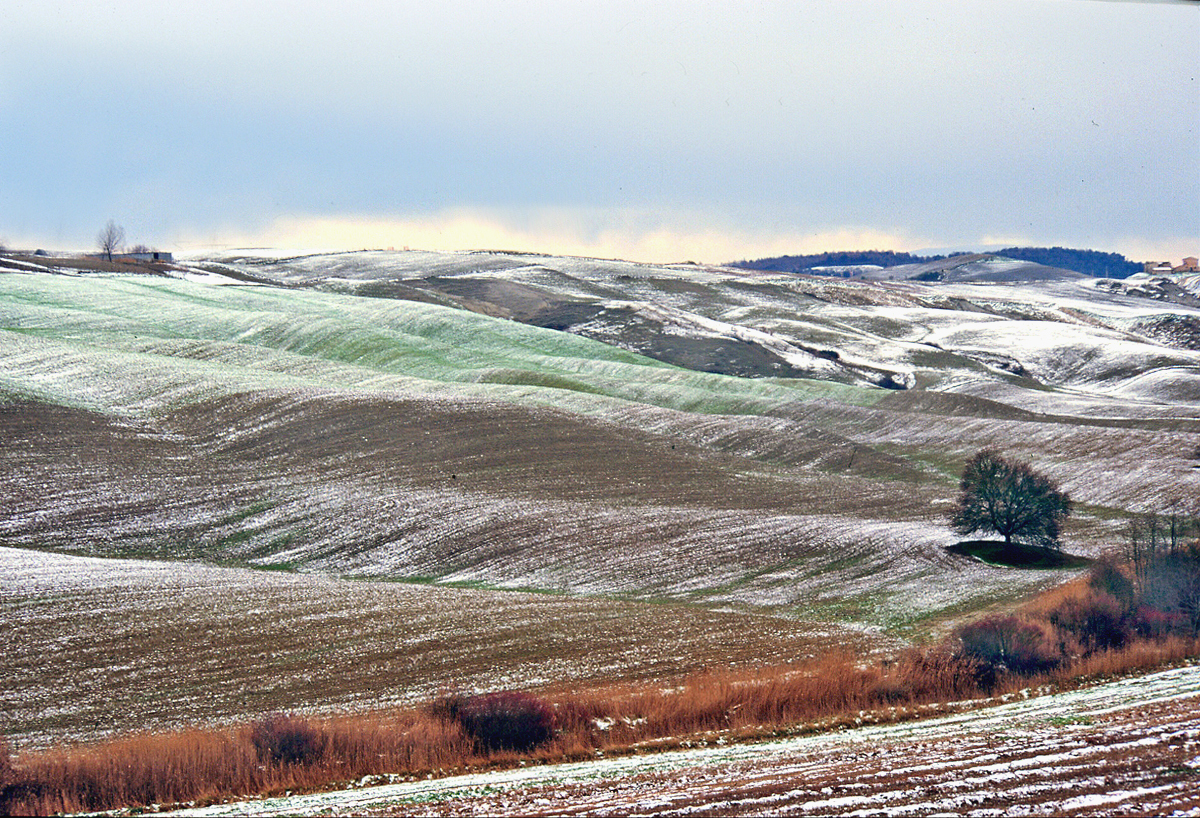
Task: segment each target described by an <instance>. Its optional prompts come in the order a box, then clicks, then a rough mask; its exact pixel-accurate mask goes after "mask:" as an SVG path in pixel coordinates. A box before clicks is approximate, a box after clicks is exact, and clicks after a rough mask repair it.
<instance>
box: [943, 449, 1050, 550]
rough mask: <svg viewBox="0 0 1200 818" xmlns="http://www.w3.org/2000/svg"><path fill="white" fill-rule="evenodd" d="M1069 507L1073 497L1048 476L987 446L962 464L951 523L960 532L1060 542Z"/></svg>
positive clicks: (1035, 542)
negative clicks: (1062, 524)
mask: <svg viewBox="0 0 1200 818" xmlns="http://www.w3.org/2000/svg"><path fill="white" fill-rule="evenodd" d="M1070 513H1071V500H1070V498H1069V497H1067V495H1066V494H1064V493H1063V492H1062V491H1060V490H1059V488H1058V484H1057V483H1055V482H1054V481H1053V480H1051V479H1050V478H1049V477H1046V476H1045V475H1042V474H1038V473H1037V472H1035V471H1034V470H1033V469H1032V468H1031V467H1030V466H1029V464H1028V463H1020V462H1016V461H1012V460H1008V459H1006V458H1004V457H1002V456H1001V455H1000V454H999V452H997V451H995V450H994V449H983V450H982V451H980V452H978V453H976V454H975V456H974V457H972V458H971V459H970V460H968V461H967V465H966V468H965V469H963V474H962V481H961V482H960V483H959V495H958V502H957V503H956V505H955V509H954V516H953V517H952V519H951V525H952V526H953V527H954V530H955V531H957V532H958V533H959V534H971V533H974V532H976V531H986V532H994V533H996V534H999V535H1001V536H1002V537H1004V542H1005V543H1006V544H1011V543H1012V542H1013V541H1014V540H1015V541H1017V542H1022V543H1029V544H1031V545H1039V546H1041V547H1043V548H1058V547H1059V541H1058V534H1059V530H1058V529H1059V522H1060V521H1061V520H1062V519H1063V518H1064V517H1066V516H1067V515H1068V514H1070Z"/></svg>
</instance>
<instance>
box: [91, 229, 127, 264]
mask: <svg viewBox="0 0 1200 818" xmlns="http://www.w3.org/2000/svg"><path fill="white" fill-rule="evenodd" d="M123 241H125V228H123V227H121V226H120V225H118V224H117V223H116V222H114V221H113V220H112V219H109V220H108V224H106V225H104V229H103V230H101V231H100V233H99V234H98V235H97V236H96V244H98V245H99V246H100V252H101V253H104V255H105V257H106V258H107V259H108V260H109V261H112V257H113V253H115V252H116V251H117V250H120V249H121V242H123Z"/></svg>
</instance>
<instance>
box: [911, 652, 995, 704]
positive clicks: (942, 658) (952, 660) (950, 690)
mask: <svg viewBox="0 0 1200 818" xmlns="http://www.w3.org/2000/svg"><path fill="white" fill-rule="evenodd" d="M978 665H979V660H978V659H976V658H974V657H972V656H967V655H963V654H955V653H953V652H952V651H950V650H948V649H946V648H945V647H935V648H930V649H927V650H917V649H910V650H907V651H905V652H904V653H903V654H901V656H900V658H899V660H898V661H897V662H896V664H895V666H894V667H893V669H892V674H891V676H890V677H889V678H890V679H892V680H893V681H892V684H893V685H894V686H895V687H897V688H898V689H899V690H902V691H905V692H906V693H907V695H908V697H911V698H913V699H917V700H928V699H940V700H949V699H956V698H961V697H964V696H971V695H973V694H974V693H975V692H976V690H977V689H978V678H979V667H978Z"/></svg>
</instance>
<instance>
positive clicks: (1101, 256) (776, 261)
mask: <svg viewBox="0 0 1200 818" xmlns="http://www.w3.org/2000/svg"><path fill="white" fill-rule="evenodd" d="M990 255H996V256H1004V257H1005V258H1011V259H1016V260H1018V261H1029V262H1033V263H1035V264H1044V265H1045V266H1047V267H1058V268H1061V269H1063V270H1073V271H1075V272H1077V273H1083V274H1084V275H1090V276H1096V277H1098V278H1126V277H1128V276H1131V275H1133V274H1134V273H1139V272H1141V270H1142V265H1141V264H1139V263H1137V262H1134V261H1130V260H1129V259H1127V258H1125V256H1123V255H1121V254H1120V253H1104V252H1101V251H1099V250H1072V249H1070V248H1067V247H1008V248H1005V249H1004V250H998V251H996V252H995V253H991V254H990ZM946 258H950V256H917V255H913V254H912V253H897V252H895V251H893V250H852V251H846V252H827V253H813V254H810V255H797V256H776V257H773V258H760V259H754V260H752V261H736V262H734V263H733V264H732V265H731V266H733V267H741V268H743V269H746V270H778V271H780V272H784V273H798V272H803V271H805V270H812V269H814V268H818V267H853V266H864V265H874V266H878V267H897V266H899V265H901V264H927V263H929V262H931V261H942V260H943V259H946ZM818 272H820V271H819V270H818Z"/></svg>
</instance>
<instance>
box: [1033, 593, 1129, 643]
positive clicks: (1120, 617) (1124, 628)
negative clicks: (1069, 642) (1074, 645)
mask: <svg viewBox="0 0 1200 818" xmlns="http://www.w3.org/2000/svg"><path fill="white" fill-rule="evenodd" d="M1093 587H1094V586H1093ZM1048 619H1049V620H1050V623H1051V624H1053V625H1054V626H1055V627H1056V628H1058V629H1060V630H1062V631H1065V632H1067V633H1069V634H1071V635H1073V636H1074V637H1075V638H1076V639H1077V640H1078V641H1079V645H1080V647H1081V648H1082V650H1083V653H1084V655H1087V654H1091V653H1095V652H1096V651H1099V650H1111V649H1113V648H1119V647H1122V646H1123V645H1124V644H1125V643H1126V642H1128V641H1129V636H1130V627H1131V622H1130V612H1129V609H1128V608H1127V607H1126V606H1125V605H1122V604H1121V603H1120V602H1118V601H1117V599H1116V598H1115V597H1113V596H1112V595H1110V594H1107V593H1102V592H1097V591H1094V590H1091V591H1089V592H1088V593H1086V594H1084V595H1082V596H1073V597H1068V598H1067V599H1064V600H1063V601H1062V602H1061V603H1059V604H1058V606H1057V607H1055V608H1054V609H1053V610H1051V611H1050V614H1049V616H1048Z"/></svg>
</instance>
